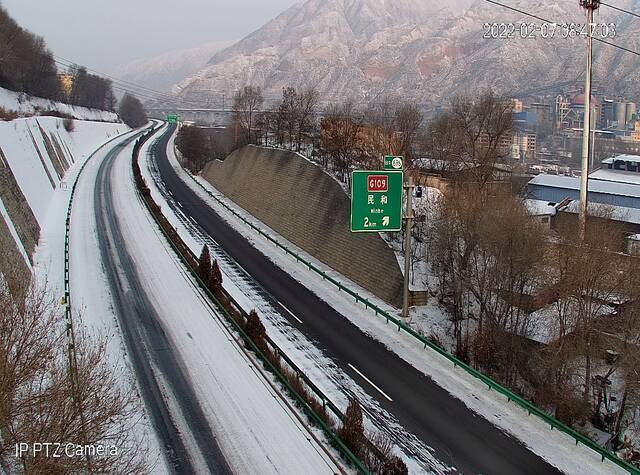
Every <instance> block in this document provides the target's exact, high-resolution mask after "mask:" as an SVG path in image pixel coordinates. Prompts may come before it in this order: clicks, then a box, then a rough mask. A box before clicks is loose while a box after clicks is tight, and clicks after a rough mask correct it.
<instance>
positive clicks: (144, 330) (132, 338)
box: [94, 139, 231, 474]
mask: <svg viewBox="0 0 640 475" xmlns="http://www.w3.org/2000/svg"><path fill="white" fill-rule="evenodd" d="M131 140H132V139H130V140H128V141H125V142H122V143H120V144H119V145H117V146H116V147H114V148H113V149H112V150H111V151H110V152H109V153H108V154H107V155H106V156H105V158H104V160H103V161H102V163H101V164H100V167H99V169H98V173H97V178H96V183H95V188H94V211H95V220H96V223H97V234H98V242H99V244H100V255H101V258H102V263H103V266H104V268H105V274H106V276H107V280H108V284H109V287H110V291H111V295H112V299H113V303H114V307H115V311H116V314H117V317H118V322H119V325H120V328H121V331H122V335H123V338H124V341H125V344H126V347H127V352H128V354H129V357H130V360H131V364H132V366H133V368H134V371H135V375H136V378H137V380H138V383H139V387H140V390H141V393H142V398H143V400H144V403H145V406H146V407H147V411H148V413H149V416H150V418H151V420H152V423H153V426H154V429H155V431H156V433H157V436H158V438H159V441H160V443H161V444H162V446H163V447H164V450H165V454H166V455H167V459H168V464H167V465H168V466H169V468H170V469H173V471H174V473H178V474H183V473H184V474H190V473H195V471H196V470H195V469H194V466H193V464H192V460H193V455H190V453H189V449H187V447H186V445H185V442H184V440H183V438H182V435H181V434H180V431H179V430H178V429H177V427H176V425H175V423H174V421H173V419H172V416H171V413H170V411H169V409H168V407H167V403H166V401H165V399H164V397H163V394H162V391H161V389H160V385H159V382H158V380H157V378H156V375H155V374H154V368H155V369H157V371H159V372H160V373H161V374H162V376H163V381H164V382H165V384H166V386H167V389H168V390H169V391H170V392H171V395H172V397H173V399H174V401H176V402H177V404H178V405H179V407H180V411H181V413H182V415H183V416H184V419H185V420H186V424H187V425H188V427H189V430H190V433H191V434H192V437H193V439H194V440H195V442H196V444H197V446H198V449H199V453H200V456H201V457H202V458H204V461H205V462H206V464H207V468H208V470H209V472H210V473H215V474H227V473H231V470H230V469H229V466H228V465H227V462H226V460H225V458H224V456H223V454H222V452H221V451H220V448H219V447H218V444H217V442H216V440H215V438H214V436H213V434H212V431H211V428H210V426H209V423H208V421H207V419H206V417H205V415H204V413H203V411H202V409H201V407H200V405H199V403H198V399H197V397H196V395H195V393H194V391H193V388H192V387H191V384H190V382H189V380H188V378H187V377H186V376H185V374H184V371H183V369H182V367H183V365H182V362H181V361H180V360H179V359H178V357H177V356H176V354H175V352H174V351H173V350H172V345H171V342H170V341H169V339H168V338H167V336H166V334H165V332H164V330H163V328H162V326H161V324H160V321H159V319H158V317H157V315H156V312H155V310H154V308H153V305H151V304H150V303H149V302H148V300H147V298H146V296H145V292H144V289H143V288H142V285H141V278H142V277H143V276H140V275H138V274H137V272H136V269H135V266H134V264H133V261H132V259H131V256H130V255H129V254H128V253H127V250H126V245H125V242H124V240H123V238H122V234H121V232H120V229H119V225H118V217H117V211H118V210H117V209H115V208H114V202H113V196H112V192H111V181H110V180H111V172H112V168H113V164H114V161H115V160H116V158H117V157H118V156H119V154H121V153H127V154H130V153H131V148H128V149H127V148H126V145H127V144H128V143H130V142H131ZM126 159H128V160H130V159H131V158H130V156H128V157H126ZM131 206H142V203H131ZM152 365H153V366H152Z"/></svg>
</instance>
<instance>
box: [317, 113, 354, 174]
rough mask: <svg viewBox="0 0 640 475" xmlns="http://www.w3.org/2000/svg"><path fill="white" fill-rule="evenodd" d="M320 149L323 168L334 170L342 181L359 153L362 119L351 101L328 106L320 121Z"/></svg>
mask: <svg viewBox="0 0 640 475" xmlns="http://www.w3.org/2000/svg"><path fill="white" fill-rule="evenodd" d="M320 129H321V130H320V149H321V156H322V160H323V166H324V167H325V168H327V167H329V165H331V167H332V168H333V169H334V170H336V171H337V172H338V173H339V174H340V176H341V178H342V180H343V181H348V180H347V176H348V173H349V170H350V169H351V167H352V166H353V165H354V164H355V163H356V161H357V160H358V158H359V155H360V146H361V145H360V141H359V135H360V133H361V130H362V119H361V117H360V115H359V114H358V113H357V111H356V110H355V106H354V104H353V102H350V101H348V102H345V103H343V104H339V105H331V106H329V107H328V108H327V109H326V110H325V112H324V117H323V118H322V121H321V123H320Z"/></svg>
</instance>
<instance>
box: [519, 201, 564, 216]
mask: <svg viewBox="0 0 640 475" xmlns="http://www.w3.org/2000/svg"><path fill="white" fill-rule="evenodd" d="M524 205H525V207H526V208H527V211H529V214H532V215H533V216H555V214H556V207H555V206H554V205H551V204H549V203H548V202H546V201H542V200H524Z"/></svg>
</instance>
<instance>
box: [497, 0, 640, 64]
mask: <svg viewBox="0 0 640 475" xmlns="http://www.w3.org/2000/svg"><path fill="white" fill-rule="evenodd" d="M484 1H485V2H488V3H492V4H494V5H497V6H499V7H502V8H506V9H507V10H511V11H514V12H517V13H520V14H521V15H525V16H528V17H531V18H535V19H536V20H540V21H543V22H545V23H551V24H554V25H557V24H558V23H556V22H554V21H551V20H547V19H546V18H542V17H541V16H538V15H534V14H533V13H529V12H526V11H524V10H520V9H519V8H515V7H512V6H510V5H505V4H504V3H501V2H497V1H496V0H484ZM600 4H601V5H605V4H604V3H602V2H600ZM607 6H610V5H607ZM612 8H614V7H612ZM616 9H617V8H616ZM627 13H630V14H632V15H635V14H634V13H632V12H627ZM636 16H637V15H636ZM592 39H593V41H599V42H600V43H604V44H606V45H609V46H613V47H614V48H618V49H620V50H622V51H626V52H627V53H631V54H635V55H636V56H640V53H639V52H638V51H634V50H632V49H629V48H626V47H624V46H620V45H618V44H615V43H612V42H610V41H607V40H604V39H602V38H597V37H595V36H592Z"/></svg>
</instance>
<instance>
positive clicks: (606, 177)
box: [589, 168, 640, 185]
mask: <svg viewBox="0 0 640 475" xmlns="http://www.w3.org/2000/svg"><path fill="white" fill-rule="evenodd" d="M589 178H590V179H595V180H602V181H614V182H617V183H628V184H631V185H640V173H637V172H628V171H624V170H609V169H607V168H601V169H600V170H596V171H594V172H593V173H591V174H589Z"/></svg>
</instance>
